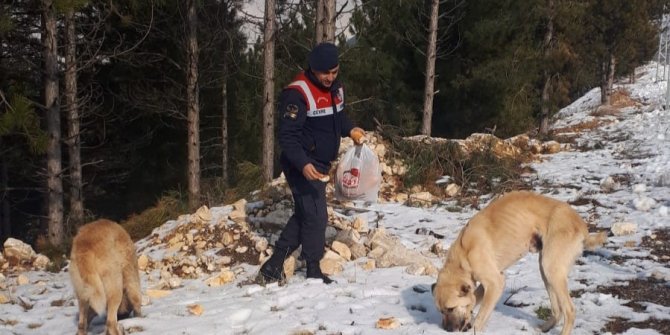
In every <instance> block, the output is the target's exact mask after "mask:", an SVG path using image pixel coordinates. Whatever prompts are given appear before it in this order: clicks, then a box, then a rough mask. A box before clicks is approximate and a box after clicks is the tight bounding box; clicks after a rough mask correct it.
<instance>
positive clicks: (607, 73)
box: [600, 52, 616, 105]
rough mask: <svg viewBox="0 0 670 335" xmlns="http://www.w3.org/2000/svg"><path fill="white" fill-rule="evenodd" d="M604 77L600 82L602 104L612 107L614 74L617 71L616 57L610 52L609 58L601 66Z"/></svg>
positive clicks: (602, 76)
mask: <svg viewBox="0 0 670 335" xmlns="http://www.w3.org/2000/svg"><path fill="white" fill-rule="evenodd" d="M601 67H602V69H601V70H602V75H601V81H600V103H601V104H603V105H610V104H611V98H612V88H613V86H614V73H615V71H616V57H615V56H614V54H613V53H611V52H610V54H609V58H608V59H607V60H606V61H604V62H603V63H602V64H601Z"/></svg>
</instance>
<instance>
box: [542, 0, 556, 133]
mask: <svg viewBox="0 0 670 335" xmlns="http://www.w3.org/2000/svg"><path fill="white" fill-rule="evenodd" d="M547 6H548V8H549V17H548V20H547V31H546V32H545V33H544V56H545V60H546V59H548V58H549V54H550V53H551V48H552V44H551V41H552V40H553V39H554V0H547ZM551 76H552V74H551V73H550V71H549V70H547V69H546V67H545V70H544V87H543V88H542V102H541V106H542V107H541V109H540V129H539V133H540V135H542V136H546V135H548V134H549V116H550V115H549V113H550V110H549V108H550V107H551V106H550V101H549V92H550V90H551Z"/></svg>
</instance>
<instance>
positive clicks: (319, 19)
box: [314, 0, 326, 45]
mask: <svg viewBox="0 0 670 335" xmlns="http://www.w3.org/2000/svg"><path fill="white" fill-rule="evenodd" d="M324 2H326V0H317V1H316V20H315V21H314V33H315V36H314V37H315V38H314V40H315V43H314V44H315V45H316V44H319V43H321V42H323V41H324V36H323V35H324V34H323V23H324V22H325V21H326V18H325V13H324V12H325V10H324V7H325V6H324Z"/></svg>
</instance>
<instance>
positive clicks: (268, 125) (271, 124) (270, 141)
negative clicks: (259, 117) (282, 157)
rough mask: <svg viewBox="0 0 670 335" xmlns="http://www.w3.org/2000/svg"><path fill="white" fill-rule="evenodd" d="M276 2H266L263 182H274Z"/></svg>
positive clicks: (271, 0)
mask: <svg viewBox="0 0 670 335" xmlns="http://www.w3.org/2000/svg"><path fill="white" fill-rule="evenodd" d="M275 16H276V15H275V0H265V27H264V29H263V42H264V44H263V45H264V48H263V145H262V148H263V150H262V152H263V159H262V162H263V163H262V164H263V166H262V171H263V181H265V182H269V181H270V180H272V175H273V171H274V129H275V120H274V109H275V98H274V86H275V73H274V67H275V66H274V63H275V43H274V34H275Z"/></svg>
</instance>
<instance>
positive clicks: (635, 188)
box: [633, 184, 647, 193]
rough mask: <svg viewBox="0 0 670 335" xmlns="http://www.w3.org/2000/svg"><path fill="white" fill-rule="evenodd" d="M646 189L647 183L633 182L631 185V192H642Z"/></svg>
mask: <svg viewBox="0 0 670 335" xmlns="http://www.w3.org/2000/svg"><path fill="white" fill-rule="evenodd" d="M646 191H647V185H645V184H635V185H633V192H634V193H643V192H646Z"/></svg>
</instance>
